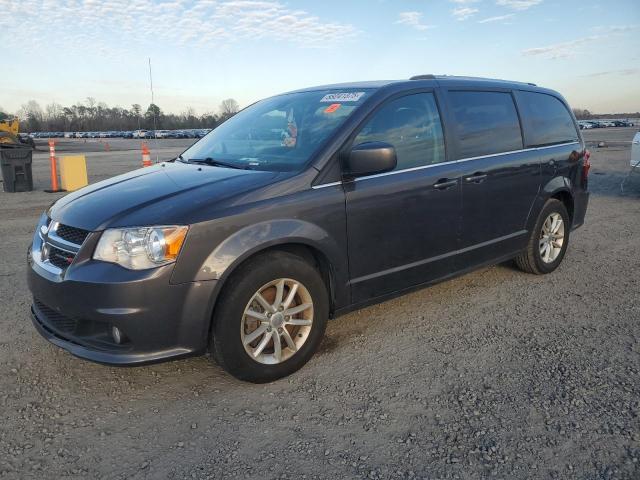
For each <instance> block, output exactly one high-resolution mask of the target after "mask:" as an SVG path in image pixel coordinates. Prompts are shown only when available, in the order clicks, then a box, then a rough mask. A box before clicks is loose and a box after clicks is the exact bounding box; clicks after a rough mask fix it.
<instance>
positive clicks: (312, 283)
mask: <svg viewBox="0 0 640 480" xmlns="http://www.w3.org/2000/svg"><path fill="white" fill-rule="evenodd" d="M328 305H329V302H328V295H327V289H326V286H325V284H324V281H323V280H322V277H321V275H320V273H319V272H318V271H317V270H316V269H315V268H314V266H312V265H310V264H309V263H308V262H307V261H306V260H305V259H303V258H301V257H299V256H297V255H293V254H290V253H287V252H279V251H276V252H270V253H267V254H263V255H260V256H259V257H256V258H255V259H253V260H249V261H248V262H247V263H245V264H244V265H241V266H240V267H239V268H238V270H237V271H236V272H234V273H233V275H232V277H231V278H230V279H229V280H228V282H227V284H226V285H225V287H224V290H223V292H222V294H221V297H220V299H219V301H218V305H217V307H216V312H215V316H214V324H213V329H212V338H211V346H212V351H213V356H214V358H215V359H216V361H217V362H218V363H219V364H220V365H221V366H222V367H223V368H224V369H225V370H227V371H228V372H229V373H231V374H232V375H233V376H235V377H236V378H239V379H241V380H247V381H250V382H255V383H263V382H269V381H272V380H276V379H278V378H281V377H284V376H287V375H289V374H291V373H293V372H295V371H296V370H298V369H299V368H300V367H302V366H303V365H304V364H305V363H307V361H308V360H309V359H310V358H311V357H312V356H313V354H314V353H315V351H316V349H317V348H318V346H319V345H320V342H321V341H322V337H323V336H324V331H325V328H326V323H327V317H328V312H329V308H328Z"/></svg>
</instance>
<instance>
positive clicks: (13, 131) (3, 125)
mask: <svg viewBox="0 0 640 480" xmlns="http://www.w3.org/2000/svg"><path fill="white" fill-rule="evenodd" d="M19 132H20V120H18V119H17V118H14V119H12V120H2V121H0V144H5V145H7V144H9V145H27V146H29V147H31V148H36V145H35V143H34V141H33V138H31V137H30V136H29V135H27V134H25V133H23V134H20V133H19Z"/></svg>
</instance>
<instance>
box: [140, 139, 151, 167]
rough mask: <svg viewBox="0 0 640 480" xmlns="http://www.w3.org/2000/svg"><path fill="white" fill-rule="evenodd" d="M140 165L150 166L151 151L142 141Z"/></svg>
mask: <svg viewBox="0 0 640 480" xmlns="http://www.w3.org/2000/svg"><path fill="white" fill-rule="evenodd" d="M142 166H143V167H150V166H151V152H149V147H147V144H146V143H144V142H142Z"/></svg>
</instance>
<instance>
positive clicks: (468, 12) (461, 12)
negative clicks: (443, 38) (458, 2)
mask: <svg viewBox="0 0 640 480" xmlns="http://www.w3.org/2000/svg"><path fill="white" fill-rule="evenodd" d="M476 13H478V9H477V8H472V7H458V8H454V9H453V10H451V14H452V15H453V16H454V17H456V19H457V20H466V19H467V18H469V17H471V16H473V15H475V14H476Z"/></svg>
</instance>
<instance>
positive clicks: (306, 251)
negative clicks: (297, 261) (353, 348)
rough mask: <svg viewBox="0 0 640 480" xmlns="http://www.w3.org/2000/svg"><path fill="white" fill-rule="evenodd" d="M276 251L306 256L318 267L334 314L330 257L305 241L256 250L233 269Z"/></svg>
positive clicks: (330, 308) (330, 310) (333, 282)
mask: <svg viewBox="0 0 640 480" xmlns="http://www.w3.org/2000/svg"><path fill="white" fill-rule="evenodd" d="M274 251H280V252H288V253H291V254H293V255H297V256H299V257H301V258H304V259H305V260H306V261H307V262H309V263H310V264H311V265H313V266H314V267H316V268H317V270H318V271H319V272H320V275H321V276H322V280H323V281H324V284H325V286H326V288H327V294H328V296H329V315H330V316H331V315H333V311H334V305H335V298H334V288H335V281H334V277H333V270H332V267H331V263H330V262H329V259H328V258H327V257H326V256H325V254H324V253H322V252H321V251H320V250H318V249H316V248H313V247H311V246H309V245H306V244H304V243H285V244H281V245H274V246H271V247H267V248H265V249H263V250H259V251H257V252H254V253H253V254H252V255H250V256H249V257H247V258H245V259H244V260H243V261H242V262H240V263H239V264H238V265H236V266H235V267H234V268H233V271H235V270H237V269H238V268H239V267H240V266H241V265H243V264H244V263H246V262H248V261H250V260H253V259H254V258H256V256H258V255H265V254H268V253H269V252H274ZM233 271H232V272H230V275H228V276H226V278H227V279H228V278H229V276H231V275H233ZM225 283H226V279H225ZM222 288H223V289H224V285H222Z"/></svg>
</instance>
